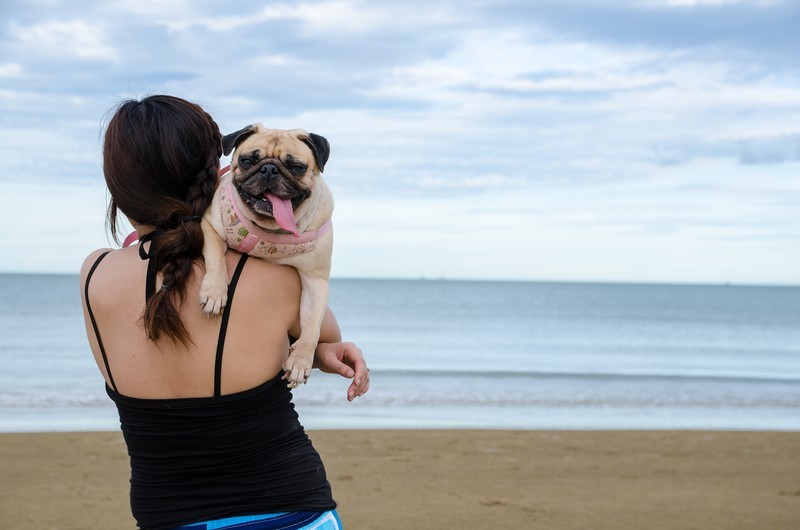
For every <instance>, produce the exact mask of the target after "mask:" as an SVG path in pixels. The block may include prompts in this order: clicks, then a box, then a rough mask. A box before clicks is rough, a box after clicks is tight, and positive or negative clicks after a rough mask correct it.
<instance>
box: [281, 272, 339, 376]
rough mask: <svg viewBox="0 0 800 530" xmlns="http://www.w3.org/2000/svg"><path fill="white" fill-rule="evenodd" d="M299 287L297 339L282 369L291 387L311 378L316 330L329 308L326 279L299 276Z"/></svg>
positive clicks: (304, 275)
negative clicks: (298, 331) (298, 334)
mask: <svg viewBox="0 0 800 530" xmlns="http://www.w3.org/2000/svg"><path fill="white" fill-rule="evenodd" d="M300 285H301V287H302V292H301V294H300V337H299V338H298V339H297V341H296V342H295V343H294V344H292V346H291V347H290V348H289V350H290V353H289V357H288V358H287V359H286V362H285V363H284V365H283V369H284V371H285V372H286V374H287V375H286V379H287V381H288V383H289V386H290V387H292V386H297V385H299V384H300V383H304V382H305V381H306V380H308V376H309V375H311V365H312V364H313V362H314V351H315V350H316V349H317V342H318V341H319V330H320V326H322V319H323V318H324V317H325V309H326V308H327V307H328V289H329V280H328V278H325V277H319V276H311V275H309V274H307V273H303V272H301V273H300Z"/></svg>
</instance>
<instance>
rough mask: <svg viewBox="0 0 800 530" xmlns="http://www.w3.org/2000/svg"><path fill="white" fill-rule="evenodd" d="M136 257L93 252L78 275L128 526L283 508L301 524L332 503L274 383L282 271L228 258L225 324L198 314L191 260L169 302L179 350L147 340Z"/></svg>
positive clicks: (285, 282)
mask: <svg viewBox="0 0 800 530" xmlns="http://www.w3.org/2000/svg"><path fill="white" fill-rule="evenodd" d="M132 250H133V251H132ZM136 260H139V261H141V260H140V259H139V255H138V252H135V249H123V250H121V251H117V252H109V253H105V252H102V251H100V252H96V253H94V254H93V255H92V256H90V257H89V258H87V260H86V263H85V264H84V267H83V270H82V277H83V281H84V286H85V290H84V293H85V295H87V297H86V300H87V301H88V303H87V304H85V306H84V307H85V310H86V312H87V319H86V320H87V331H88V333H89V337H90V341H91V342H92V349H93V351H94V353H95V359H96V360H97V362H98V366H99V367H100V369H101V371H103V372H104V373H105V374H106V381H107V392H108V395H109V397H110V398H111V399H112V400H113V401H114V403H115V404H116V405H117V409H118V411H119V417H120V425H121V428H122V432H123V435H124V437H125V441H126V445H127V447H128V454H129V455H130V460H131V508H132V512H133V515H134V517H135V518H136V520H137V522H138V523H139V526H140V527H142V528H173V527H175V526H177V525H181V524H186V523H190V522H193V521H202V520H208V519H218V518H221V517H227V516H236V515H244V514H253V513H270V512H285V511H291V512H299V514H300V516H301V517H304V515H302V514H303V513H305V512H313V513H309V515H308V517H309V518H313V517H316V516H317V515H318V514H319V513H321V512H325V511H327V510H332V509H333V508H335V506H336V504H335V502H334V501H333V498H332V496H331V491H330V484H329V483H328V481H327V477H326V475H325V469H324V466H323V465H322V461H321V460H320V458H319V455H318V454H317V452H316V451H315V450H314V448H313V446H312V445H311V442H310V440H309V439H308V436H307V435H306V433H305V431H304V430H303V427H302V426H301V425H300V422H299V420H298V416H297V413H296V412H295V410H294V405H293V404H292V401H291V392H290V391H289V389H288V388H287V387H286V385H285V384H284V383H283V382H282V381H281V379H280V374H281V372H282V370H281V363H282V362H283V360H284V359H285V357H286V351H287V346H288V335H289V333H290V332H292V331H293V330H294V328H295V327H296V322H297V320H298V317H297V314H298V299H299V280H298V278H297V274H296V272H295V271H294V269H290V268H285V267H280V266H274V265H271V264H269V263H266V262H263V261H260V260H250V262H249V263H248V266H247V267H245V266H244V265H245V264H246V263H247V257H246V256H240V255H238V254H235V253H231V254H230V256H229V257H228V262H229V263H228V264H229V266H230V267H229V270H233V271H234V272H233V275H232V277H231V288H230V290H229V300H228V306H229V308H230V309H229V311H230V314H229V315H228V316H229V317H230V318H229V319H228V318H225V317H224V316H223V318H216V319H209V318H208V317H206V316H205V313H203V312H202V311H201V309H200V307H199V305H198V303H197V302H196V294H197V290H198V286H199V281H198V278H199V276H200V274H201V273H202V271H201V270H200V267H199V266H198V265H195V272H194V274H192V275H191V276H190V278H189V281H188V282H187V289H186V295H185V297H184V299H183V301H182V303H181V304H180V305H179V307H178V309H179V313H180V316H181V318H182V319H183V321H184V323H185V326H186V330H187V332H188V338H189V341H187V344H188V346H184V345H183V344H181V343H175V342H170V341H168V340H160V341H151V340H150V339H148V338H147V336H146V334H145V332H144V330H143V329H142V325H141V324H140V322H139V321H140V319H139V315H140V313H141V311H142V310H143V307H144V298H145V289H144V286H145V285H146V283H147V281H146V277H147V274H148V273H147V266H146V264H145V266H142V265H141V264H140V263H138V262H137V261H136ZM117 278H126V281H124V282H120V281H118V280H117ZM159 288H160V282H159V281H158V280H156V282H155V289H159ZM193 295H194V298H192V296H193ZM98 337H99V340H98ZM101 343H102V345H101ZM213 345H216V348H215V347H213ZM107 369H110V372H111V374H110V376H109V375H108V372H107ZM215 381H219V382H221V385H220V387H219V388H217V384H216V383H215Z"/></svg>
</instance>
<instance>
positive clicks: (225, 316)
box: [214, 254, 247, 396]
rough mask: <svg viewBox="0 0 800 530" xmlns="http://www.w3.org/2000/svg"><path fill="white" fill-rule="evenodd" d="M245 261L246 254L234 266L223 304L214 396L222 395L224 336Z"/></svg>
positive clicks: (215, 364)
mask: <svg viewBox="0 0 800 530" xmlns="http://www.w3.org/2000/svg"><path fill="white" fill-rule="evenodd" d="M246 261H247V254H242V257H241V258H239V263H238V264H237V265H236V270H235V271H233V276H232V277H231V283H230V284H229V285H228V303H227V304H225V309H224V310H223V311H222V322H221V323H220V327H219V339H217V359H216V362H215V363H214V396H220V395H222V352H223V351H224V349H225V335H226V333H227V332H228V318H230V314H231V306H232V305H233V293H234V291H235V290H236V284H237V283H238V282H239V276H240V275H241V274H242V269H243V268H244V263H245V262H246Z"/></svg>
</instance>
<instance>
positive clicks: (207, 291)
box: [199, 276, 228, 315]
mask: <svg viewBox="0 0 800 530" xmlns="http://www.w3.org/2000/svg"><path fill="white" fill-rule="evenodd" d="M199 302H200V307H201V308H202V309H203V311H204V312H205V313H206V314H208V315H219V314H220V313H221V312H222V309H223V308H224V307H225V304H227V303H228V285H227V284H226V283H225V282H218V281H213V280H210V279H209V278H208V276H206V277H205V278H203V283H201V284H200V296H199Z"/></svg>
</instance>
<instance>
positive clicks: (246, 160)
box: [239, 156, 253, 169]
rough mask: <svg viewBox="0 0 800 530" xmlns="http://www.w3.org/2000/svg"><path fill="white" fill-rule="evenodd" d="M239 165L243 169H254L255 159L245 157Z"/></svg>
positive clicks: (240, 159) (240, 160)
mask: <svg viewBox="0 0 800 530" xmlns="http://www.w3.org/2000/svg"><path fill="white" fill-rule="evenodd" d="M239 165H240V166H241V167H242V169H250V168H251V167H253V159H251V158H249V157H246V156H243V157H241V158H239Z"/></svg>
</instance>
